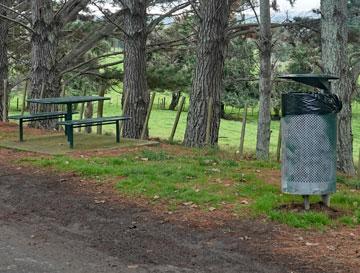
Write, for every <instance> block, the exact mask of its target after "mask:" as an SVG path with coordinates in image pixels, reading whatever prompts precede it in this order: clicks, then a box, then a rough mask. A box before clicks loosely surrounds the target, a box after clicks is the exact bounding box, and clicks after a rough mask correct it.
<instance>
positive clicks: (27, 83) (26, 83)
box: [21, 81, 29, 115]
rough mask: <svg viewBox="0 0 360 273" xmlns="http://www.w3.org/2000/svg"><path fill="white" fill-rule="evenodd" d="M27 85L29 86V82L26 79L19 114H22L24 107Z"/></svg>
mask: <svg viewBox="0 0 360 273" xmlns="http://www.w3.org/2000/svg"><path fill="white" fill-rule="evenodd" d="M28 86H29V82H28V81H26V82H25V89H24V95H23V100H22V106H21V115H24V112H25V108H26V97H27V89H28Z"/></svg>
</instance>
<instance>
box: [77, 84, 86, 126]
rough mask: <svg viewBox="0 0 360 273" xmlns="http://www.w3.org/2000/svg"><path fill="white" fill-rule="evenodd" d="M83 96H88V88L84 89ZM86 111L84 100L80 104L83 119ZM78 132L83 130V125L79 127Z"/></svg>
mask: <svg viewBox="0 0 360 273" xmlns="http://www.w3.org/2000/svg"><path fill="white" fill-rule="evenodd" d="M83 96H86V89H84V91H83ZM84 112H85V102H83V103H82V104H81V106H80V119H83V117H84ZM78 132H81V127H79V128H78Z"/></svg>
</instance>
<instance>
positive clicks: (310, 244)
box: [305, 242, 319, 246]
mask: <svg viewBox="0 0 360 273" xmlns="http://www.w3.org/2000/svg"><path fill="white" fill-rule="evenodd" d="M305 245H306V246H318V245H319V243H309V242H306V243H305Z"/></svg>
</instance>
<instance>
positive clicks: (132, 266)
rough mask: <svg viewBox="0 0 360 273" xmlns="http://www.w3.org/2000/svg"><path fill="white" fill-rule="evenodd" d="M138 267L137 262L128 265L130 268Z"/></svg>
mask: <svg viewBox="0 0 360 273" xmlns="http://www.w3.org/2000/svg"><path fill="white" fill-rule="evenodd" d="M138 267H139V266H138V265H136V264H133V265H128V268H130V269H136V268H138Z"/></svg>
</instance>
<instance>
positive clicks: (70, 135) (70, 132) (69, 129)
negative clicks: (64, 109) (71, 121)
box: [67, 125, 74, 149]
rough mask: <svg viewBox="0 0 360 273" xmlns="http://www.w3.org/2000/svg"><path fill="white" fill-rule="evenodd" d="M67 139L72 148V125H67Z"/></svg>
mask: <svg viewBox="0 0 360 273" xmlns="http://www.w3.org/2000/svg"><path fill="white" fill-rule="evenodd" d="M67 133H68V141H69V144H70V148H71V149H73V148H74V128H73V126H71V125H70V126H68V132H67Z"/></svg>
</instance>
